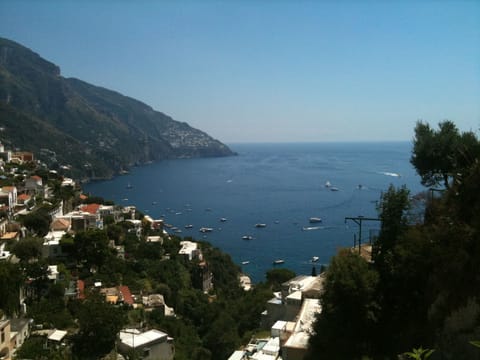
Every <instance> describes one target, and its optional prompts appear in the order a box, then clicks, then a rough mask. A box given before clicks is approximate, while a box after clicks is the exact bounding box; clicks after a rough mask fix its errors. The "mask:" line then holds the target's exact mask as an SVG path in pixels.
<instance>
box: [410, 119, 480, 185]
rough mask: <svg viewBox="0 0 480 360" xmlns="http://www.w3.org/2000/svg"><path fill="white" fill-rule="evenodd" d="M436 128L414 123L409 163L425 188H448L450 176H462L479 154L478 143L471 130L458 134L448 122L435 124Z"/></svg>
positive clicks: (456, 129) (452, 124)
mask: <svg viewBox="0 0 480 360" xmlns="http://www.w3.org/2000/svg"><path fill="white" fill-rule="evenodd" d="M438 127H439V129H438V131H436V130H434V129H432V128H431V127H430V125H428V124H426V123H424V122H421V121H419V122H417V125H416V126H415V137H414V141H413V151H412V157H411V159H410V162H411V163H412V165H413V166H414V167H415V169H416V170H417V173H418V174H419V175H420V177H421V179H422V184H423V185H425V186H428V187H432V186H438V185H443V186H444V187H445V188H446V189H449V188H450V186H451V183H452V179H453V180H455V179H457V178H458V177H459V176H460V177H461V175H462V170H463V169H465V168H468V167H469V166H470V165H471V164H472V163H473V162H474V161H475V158H476V157H477V156H478V153H479V143H478V140H477V138H476V136H475V135H474V134H473V133H472V132H466V133H462V134H461V133H460V132H459V130H458V128H457V127H456V125H455V124H454V123H453V122H451V121H448V120H446V121H442V122H440V123H439V124H438Z"/></svg>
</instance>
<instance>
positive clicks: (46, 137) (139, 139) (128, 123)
mask: <svg viewBox="0 0 480 360" xmlns="http://www.w3.org/2000/svg"><path fill="white" fill-rule="evenodd" d="M0 126H1V127H2V128H3V129H4V130H3V131H2V132H1V133H0V140H2V141H3V142H5V143H6V144H7V145H9V144H10V145H11V146H14V147H19V148H22V149H25V150H31V151H34V152H35V153H38V154H40V157H41V158H42V160H44V161H45V162H47V163H48V165H49V166H52V167H55V165H57V166H59V167H61V166H62V165H71V166H72V168H73V171H74V175H76V176H77V177H110V176H112V175H114V174H115V173H117V172H119V171H121V170H124V169H126V168H128V167H129V166H132V165H134V164H142V163H145V162H149V161H156V160H161V159H172V158H186V157H188V158H191V157H206V156H230V155H233V154H234V153H233V152H232V151H231V150H230V149H229V148H228V147H227V146H226V145H224V144H222V143H221V142H220V141H218V140H215V139H213V138H212V137H210V136H209V135H208V134H206V133H204V132H202V131H200V130H197V129H194V128H192V127H190V126H189V125H188V124H186V123H181V122H178V121H175V120H173V119H172V118H171V117H169V116H167V115H165V114H163V113H161V112H158V111H155V110H153V109H152V108H151V107H150V106H148V105H146V104H144V103H142V102H140V101H138V100H135V99H132V98H129V97H127V96H124V95H121V94H119V93H117V92H115V91H111V90H108V89H105V88H101V87H98V86H94V85H91V84H88V83H86V82H83V81H81V80H78V79H73V78H64V77H62V76H61V75H60V69H59V67H58V66H56V65H54V64H52V63H50V62H48V61H47V60H44V59H42V58H41V57H40V56H39V55H38V54H36V53H34V52H32V51H31V50H29V49H27V48H25V47H23V46H21V45H19V44H17V43H15V42H13V41H10V40H7V39H2V38H0ZM40 149H43V151H42V152H41V151H40ZM45 150H48V151H45ZM52 153H55V156H54V157H53V159H52V156H43V155H41V154H52Z"/></svg>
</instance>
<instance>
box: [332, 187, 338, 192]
mask: <svg viewBox="0 0 480 360" xmlns="http://www.w3.org/2000/svg"><path fill="white" fill-rule="evenodd" d="M330 191H338V188H337V187H335V186H332V187H331V188H330Z"/></svg>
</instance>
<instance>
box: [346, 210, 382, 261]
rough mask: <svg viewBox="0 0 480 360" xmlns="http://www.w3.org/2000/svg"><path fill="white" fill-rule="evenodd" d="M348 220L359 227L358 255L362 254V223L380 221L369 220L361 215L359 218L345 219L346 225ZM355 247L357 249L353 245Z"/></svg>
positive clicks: (377, 219)
mask: <svg viewBox="0 0 480 360" xmlns="http://www.w3.org/2000/svg"><path fill="white" fill-rule="evenodd" d="M347 220H352V221H353V222H354V223H355V224H357V225H358V227H359V231H358V253H359V254H360V251H361V249H362V222H364V221H380V219H379V218H368V217H365V216H362V215H359V216H356V217H346V218H345V224H346V223H347ZM354 236H355V235H354ZM355 242H356V241H355ZM353 247H354V248H355V244H353Z"/></svg>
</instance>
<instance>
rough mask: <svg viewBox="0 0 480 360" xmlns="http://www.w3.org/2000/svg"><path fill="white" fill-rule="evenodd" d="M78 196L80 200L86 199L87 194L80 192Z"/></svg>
mask: <svg viewBox="0 0 480 360" xmlns="http://www.w3.org/2000/svg"><path fill="white" fill-rule="evenodd" d="M79 198H80V200H86V199H88V196H87V195H85V194H80V196H79Z"/></svg>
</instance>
